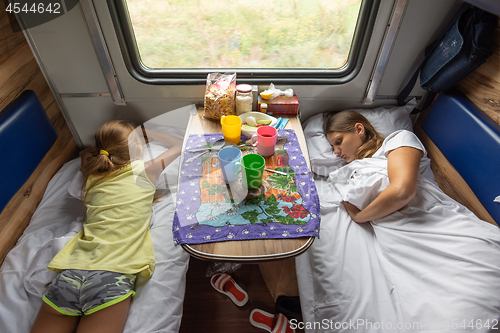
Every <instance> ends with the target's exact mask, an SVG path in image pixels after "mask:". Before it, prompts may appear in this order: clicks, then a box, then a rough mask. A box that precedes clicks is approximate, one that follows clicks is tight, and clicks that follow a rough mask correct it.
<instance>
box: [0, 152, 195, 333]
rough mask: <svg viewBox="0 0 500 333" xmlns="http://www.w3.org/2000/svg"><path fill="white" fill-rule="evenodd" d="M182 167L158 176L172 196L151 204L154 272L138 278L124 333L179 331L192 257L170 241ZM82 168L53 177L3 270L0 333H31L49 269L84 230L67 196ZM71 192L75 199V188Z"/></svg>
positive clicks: (76, 164) (71, 165)
mask: <svg viewBox="0 0 500 333" xmlns="http://www.w3.org/2000/svg"><path fill="white" fill-rule="evenodd" d="M150 148H151V149H152V150H151V151H150V152H152V155H153V156H157V155H158V154H159V153H160V152H161V151H164V150H165V147H163V146H161V145H156V144H155V143H152V145H151V147H150ZM178 163H179V159H176V160H175V161H174V162H172V163H171V164H170V165H169V166H168V167H167V168H166V169H165V170H164V172H163V173H162V175H161V176H160V177H159V181H162V182H163V184H164V183H165V181H166V180H165V179H168V181H167V182H168V185H169V187H170V193H169V194H168V195H165V196H164V197H162V198H161V199H159V200H158V201H157V202H155V203H154V204H153V213H154V214H153V217H154V218H152V221H151V223H150V225H151V238H152V241H153V246H154V252H155V259H156V268H155V272H154V274H153V276H152V277H151V278H150V279H147V278H144V277H138V279H137V282H136V291H137V293H136V296H134V298H133V300H132V303H131V306H130V310H129V315H128V318H127V322H126V325H125V329H124V332H128V333H136V332H162V333H167V332H178V331H179V328H180V323H181V317H182V307H183V300H184V291H185V283H186V279H185V274H186V271H187V269H188V263H189V255H188V254H187V252H185V251H184V250H183V249H182V248H181V247H180V246H175V245H174V242H173V238H172V221H173V216H174V212H175V204H174V203H175V197H173V196H175V193H176V192H177V189H176V185H177V169H178ZM79 169H80V160H79V159H75V160H72V161H70V162H68V163H66V164H65V165H64V166H63V167H62V168H61V170H59V172H58V173H57V174H56V175H55V176H54V177H53V178H52V180H51V181H50V183H49V184H48V186H47V189H46V191H45V194H44V196H43V199H42V202H41V203H40V205H39V206H38V208H37V210H36V211H35V213H34V214H33V217H32V219H31V222H30V224H29V225H28V227H27V228H26V230H25V232H24V233H23V235H22V236H21V238H20V239H19V241H18V242H17V244H16V246H15V247H14V248H13V249H12V250H11V251H10V252H9V254H8V255H7V257H6V259H5V261H4V263H3V265H2V266H1V267H0V332H2V333H24V332H29V331H30V328H31V326H32V324H33V322H34V320H35V317H36V315H37V313H38V309H39V308H40V305H41V302H42V300H41V296H42V295H43V292H44V290H45V288H46V286H47V285H48V284H49V283H50V282H51V281H52V279H53V278H55V276H56V275H57V273H55V272H52V271H49V270H48V269H47V268H46V267H47V264H48V263H49V262H50V260H51V259H52V257H53V256H54V255H55V254H56V253H57V252H58V251H59V250H60V249H61V248H62V247H63V246H64V245H65V244H66V242H68V241H69V240H70V239H71V238H72V237H73V236H74V235H75V234H76V233H77V232H78V231H79V230H81V228H82V222H83V219H82V213H83V204H82V202H81V201H80V200H77V199H75V198H74V197H72V196H71V195H70V194H69V185H70V183H72V181H73V180H74V179H75V177H77V173H78V172H79ZM75 184H76V185H75ZM78 184H79V183H78V181H76V180H75V182H73V186H79V185H78ZM71 192H72V193H73V195H75V188H74V187H73V188H72V189H71ZM76 192H78V191H76Z"/></svg>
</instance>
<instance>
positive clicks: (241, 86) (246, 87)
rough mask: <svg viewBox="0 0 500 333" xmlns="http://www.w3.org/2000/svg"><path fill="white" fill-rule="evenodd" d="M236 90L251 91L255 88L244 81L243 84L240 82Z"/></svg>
mask: <svg viewBox="0 0 500 333" xmlns="http://www.w3.org/2000/svg"><path fill="white" fill-rule="evenodd" d="M236 90H238V91H239V92H242V93H249V92H251V91H252V90H253V87H252V86H251V85H249V84H246V83H242V84H238V85H237V86H236Z"/></svg>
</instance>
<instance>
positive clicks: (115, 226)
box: [47, 161, 155, 277]
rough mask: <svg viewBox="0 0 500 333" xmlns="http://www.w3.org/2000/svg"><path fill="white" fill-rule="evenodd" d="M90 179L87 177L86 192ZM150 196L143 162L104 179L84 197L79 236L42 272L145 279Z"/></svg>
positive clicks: (149, 262) (150, 267)
mask: <svg viewBox="0 0 500 333" xmlns="http://www.w3.org/2000/svg"><path fill="white" fill-rule="evenodd" d="M94 179H95V178H94V177H93V176H91V177H89V179H88V181H87V184H86V186H87V187H88V186H90V184H91V183H92V181H93V180H94ZM154 193H155V186H154V185H153V184H152V183H151V181H150V180H149V178H148V177H147V175H146V172H145V170H144V162H143V161H134V162H132V163H131V164H129V165H128V166H126V167H125V168H123V169H120V170H118V171H116V172H114V173H112V174H111V175H109V176H107V177H106V178H105V179H104V180H102V181H100V182H99V183H98V184H97V185H95V186H94V187H92V188H91V189H90V190H89V191H88V192H87V196H86V198H85V206H86V209H87V214H86V219H85V223H84V224H83V230H82V231H80V232H79V233H78V234H77V235H75V237H73V239H72V240H71V241H70V242H69V243H68V244H66V246H65V247H64V248H63V249H62V250H61V251H60V252H59V253H58V254H57V255H56V256H55V257H54V258H53V259H52V261H51V262H50V263H49V265H48V266H47V267H48V268H49V269H50V270H56V271H58V270H62V269H81V270H106V271H112V272H117V273H124V274H136V273H140V274H141V275H143V276H146V277H149V276H151V275H152V274H153V272H154V268H155V258H154V252H153V243H152V241H151V235H150V234H149V221H150V219H151V205H152V202H153V197H154Z"/></svg>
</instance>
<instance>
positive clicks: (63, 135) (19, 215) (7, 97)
mask: <svg viewBox="0 0 500 333" xmlns="http://www.w3.org/2000/svg"><path fill="white" fill-rule="evenodd" d="M27 89H29V90H33V91H34V92H35V93H36V95H37V96H38V98H39V99H40V102H41V103H42V105H43V107H44V108H45V111H46V112H47V115H48V117H49V119H50V120H51V122H52V124H53V125H54V127H55V129H56V130H57V132H58V133H59V137H58V139H57V141H56V142H55V143H54V145H53V146H52V148H51V149H50V151H49V152H48V153H47V155H46V156H45V157H44V158H43V160H42V161H41V162H40V164H39V165H38V168H37V169H36V170H35V172H33V174H32V175H31V177H30V178H29V179H28V181H27V182H26V183H25V184H24V185H23V187H22V188H21V189H20V190H19V191H18V193H17V194H16V195H15V196H14V197H13V198H12V199H11V201H10V202H9V203H8V205H7V206H6V207H5V209H4V210H3V211H2V212H1V213H0V263H1V262H2V261H3V259H4V258H5V255H6V254H7V252H8V251H9V250H10V249H11V248H12V247H13V246H14V245H15V243H16V241H17V239H18V238H19V237H20V236H21V234H22V232H23V231H24V229H25V228H26V226H27V225H28V223H29V221H30V218H31V215H32V214H33V212H34V211H35V209H36V207H37V206H38V204H39V203H40V200H41V198H42V196H43V193H44V191H45V188H46V187H47V184H48V182H49V180H50V179H51V178H52V176H53V175H54V174H55V173H56V172H57V171H58V170H59V169H60V167H61V166H62V165H63V164H64V163H66V162H67V161H69V160H70V159H72V158H74V157H76V156H77V155H78V151H79V149H78V146H77V144H76V142H75V140H74V138H73V136H72V134H71V132H70V130H69V128H68V125H67V124H66V122H65V120H64V117H63V116H62V114H61V111H60V110H59V107H58V105H57V103H56V101H55V99H54V96H53V95H52V92H51V91H50V89H49V86H48V85H47V82H46V81H45V78H44V76H43V74H42V72H41V71H40V68H39V67H38V64H37V62H36V60H35V58H34V56H33V53H32V52H31V49H30V47H29V45H28V43H27V42H26V39H25V38H24V34H23V32H22V31H21V29H20V27H19V25H18V24H17V21H16V20H15V17H14V16H11V15H10V14H9V13H7V12H6V11H5V1H0V110H3V109H4V108H5V107H6V106H7V105H8V104H9V103H10V102H12V101H13V100H14V99H15V98H16V97H17V96H19V95H20V94H21V93H22V92H23V91H24V90H27ZM0 112H1V111H0ZM2 158H5V157H2Z"/></svg>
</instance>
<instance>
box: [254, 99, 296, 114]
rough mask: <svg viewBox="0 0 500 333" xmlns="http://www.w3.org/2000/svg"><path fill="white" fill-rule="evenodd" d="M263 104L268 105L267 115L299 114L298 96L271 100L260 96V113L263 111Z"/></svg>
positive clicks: (258, 102)
mask: <svg viewBox="0 0 500 333" xmlns="http://www.w3.org/2000/svg"><path fill="white" fill-rule="evenodd" d="M263 103H265V104H267V113H268V114H271V115H279V114H298V112H299V100H298V99H297V96H292V97H286V96H278V97H276V98H273V99H271V100H269V99H267V100H266V99H263V98H262V97H261V96H259V98H258V101H257V104H258V110H259V111H260V110H262V108H261V105H262V104H263Z"/></svg>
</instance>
